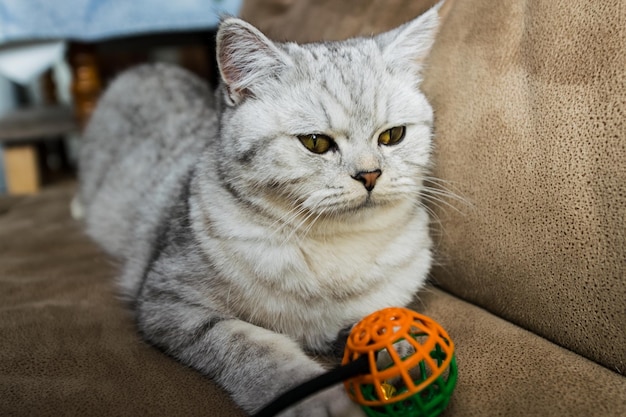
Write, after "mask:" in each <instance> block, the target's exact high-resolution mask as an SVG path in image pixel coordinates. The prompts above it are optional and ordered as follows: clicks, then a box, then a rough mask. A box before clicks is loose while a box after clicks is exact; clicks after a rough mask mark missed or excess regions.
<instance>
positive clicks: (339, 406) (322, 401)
mask: <svg viewBox="0 0 626 417" xmlns="http://www.w3.org/2000/svg"><path fill="white" fill-rule="evenodd" d="M279 416H280V417H365V412H363V410H362V409H361V407H360V406H359V405H358V404H356V403H354V402H353V401H352V400H351V399H350V398H349V397H348V395H347V394H346V391H345V390H344V387H343V385H339V386H336V387H333V388H331V389H329V390H326V391H324V392H322V393H320V394H317V395H315V396H314V397H312V398H309V399H307V400H305V401H303V402H301V403H300V404H298V405H296V406H294V407H292V408H290V409H288V410H285V411H284V412H283V413H281V414H279Z"/></svg>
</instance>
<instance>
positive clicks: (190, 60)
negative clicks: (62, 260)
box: [0, 0, 242, 195]
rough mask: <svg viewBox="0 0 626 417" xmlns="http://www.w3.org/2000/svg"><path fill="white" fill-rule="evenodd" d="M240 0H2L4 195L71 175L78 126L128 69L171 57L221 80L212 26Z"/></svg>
mask: <svg viewBox="0 0 626 417" xmlns="http://www.w3.org/2000/svg"><path fill="white" fill-rule="evenodd" d="M241 3H242V0H177V1H175V2H174V1H170V0H135V1H127V0H59V1H54V2H51V1H48V0H2V1H1V2H0V195H2V194H32V193H37V192H39V191H40V190H41V188H42V187H46V186H48V185H50V184H53V183H58V182H62V181H67V180H71V179H72V178H74V176H75V165H76V151H77V146H78V143H79V142H80V134H81V129H82V128H83V126H84V124H85V123H86V121H87V119H88V118H89V114H90V113H91V111H92V110H93V107H94V106H95V104H96V102H97V99H98V97H99V95H100V94H101V93H102V91H103V89H104V88H105V87H106V85H107V84H108V83H109V82H110V81H111V79H112V78H114V77H115V76H116V75H117V74H119V73H120V72H121V71H123V70H124V69H126V68H128V67H130V66H134V65H137V64H140V63H145V62H157V61H160V62H172V63H177V64H179V65H181V66H183V67H186V68H187V69H189V70H191V71H192V72H195V73H196V74H198V75H200V76H201V77H203V78H205V79H207V80H208V81H209V82H211V83H213V84H215V83H216V81H217V74H216V71H215V59H214V51H215V49H214V42H215V29H216V27H217V24H218V22H219V19H220V18H221V17H222V16H225V15H235V16H236V15H238V14H239V11H240V8H241Z"/></svg>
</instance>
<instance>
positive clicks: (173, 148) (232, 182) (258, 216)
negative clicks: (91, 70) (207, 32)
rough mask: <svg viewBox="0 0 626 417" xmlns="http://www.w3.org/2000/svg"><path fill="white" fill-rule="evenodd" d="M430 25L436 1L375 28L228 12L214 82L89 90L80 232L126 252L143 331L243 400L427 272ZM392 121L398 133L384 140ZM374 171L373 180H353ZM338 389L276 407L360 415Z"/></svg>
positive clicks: (124, 267)
mask: <svg viewBox="0 0 626 417" xmlns="http://www.w3.org/2000/svg"><path fill="white" fill-rule="evenodd" d="M436 25H437V14H436V10H431V11H429V12H427V13H426V14H425V15H423V16H422V17H420V18H418V19H417V20H415V21H413V22H410V23H408V24H407V25H405V26H402V27H400V28H398V29H396V30H395V31H392V32H389V33H386V34H383V35H380V36H378V37H373V38H362V39H353V40H349V41H344V42H336V43H320V44H310V45H296V44H291V43H287V44H279V43H273V42H271V41H269V40H268V39H267V38H265V36H263V35H262V34H261V33H260V32H259V31H258V30H256V29H255V28H253V27H252V26H250V25H248V24H247V23H245V22H242V21H240V20H238V19H234V18H231V19H227V20H225V21H224V22H223V23H222V25H221V27H220V30H219V32H218V61H219V64H220V71H221V75H222V85H221V87H220V88H219V89H218V90H217V92H216V93H212V92H210V91H209V89H208V88H207V86H206V85H205V84H204V83H203V82H201V81H200V80H198V79H196V78H195V77H194V76H192V75H191V74H188V73H187V72H185V71H183V70H181V69H178V68H175V67H172V66H166V65H151V66H143V67H139V68H137V69H134V70H131V71H130V72H128V73H126V74H124V75H122V76H121V77H119V78H118V79H117V80H116V81H115V82H114V83H113V84H112V86H111V87H110V89H109V90H108V91H107V93H106V94H105V95H104V97H103V99H102V100H101V102H100V103H99V105H98V108H97V110H96V112H95V114H94V116H93V118H92V121H91V123H90V125H89V127H88V129H87V132H86V137H85V144H84V146H83V148H82V150H81V155H80V177H81V189H80V195H79V198H80V201H81V203H82V205H83V206H84V212H85V213H86V218H85V221H86V227H87V231H88V233H89V234H90V235H91V236H93V238H94V239H95V240H97V241H98V242H99V243H100V244H101V245H102V246H103V247H104V248H105V249H106V250H107V251H108V252H110V253H111V254H112V255H113V256H115V257H116V258H117V259H119V260H120V262H121V271H122V272H121V278H120V284H121V288H122V290H123V293H124V294H125V295H126V296H127V297H128V298H129V299H130V300H131V302H132V304H133V306H134V308H135V311H136V317H137V322H138V327H139V330H140V332H141V334H142V335H143V337H144V338H145V339H146V340H147V341H149V342H150V343H152V344H154V345H155V346H157V347H159V348H161V349H162V350H163V351H165V352H166V353H168V354H169V355H172V356H173V357H175V358H177V359H178V360H180V361H181V362H183V363H185V364H187V365H189V366H191V367H193V368H195V369H197V370H198V371H200V372H202V373H204V374H206V375H207V376H209V377H211V378H213V379H214V380H215V381H216V382H217V383H219V384H220V385H221V386H222V387H224V389H226V390H227V391H228V392H229V393H230V394H231V395H232V397H233V399H234V400H235V401H236V403H237V404H239V406H241V407H242V408H243V409H244V410H246V411H247V412H254V411H256V410H258V409H259V408H260V407H262V406H263V405H264V404H266V403H267V402H268V401H269V400H270V399H271V398H272V397H273V396H275V395H278V394H279V393H280V392H282V391H284V390H286V389H288V388H289V387H292V386H294V385H295V384H297V383H300V382H302V381H303V380H306V379H308V378H311V377H313V376H315V375H317V374H319V373H320V372H322V371H323V367H322V365H320V364H319V363H317V362H316V361H315V360H313V359H311V357H310V355H309V354H310V353H323V352H329V351H330V350H332V348H333V346H334V341H335V339H336V338H337V335H338V334H339V333H340V332H341V331H342V329H346V328H347V327H349V326H350V325H352V324H353V323H355V322H356V321H358V320H359V319H360V318H361V317H363V316H364V315H366V314H368V313H370V312H372V311H374V310H377V309H380V308H383V307H387V306H390V305H404V304H407V303H408V302H409V301H410V300H411V299H412V297H413V296H414V294H415V292H416V291H417V290H418V289H419V288H420V287H421V286H422V285H423V283H424V280H425V278H426V275H427V273H428V270H429V267H430V263H431V241H430V238H429V236H428V217H427V213H426V211H425V209H424V208H423V206H422V203H421V199H420V195H421V193H422V192H423V180H424V177H425V176H426V175H427V173H428V169H429V164H430V152H431V126H432V119H433V115H432V110H431V108H430V106H429V104H428V103H427V101H426V99H425V98H424V96H423V95H422V93H421V92H420V91H419V83H420V66H421V62H422V60H423V58H424V56H425V55H426V53H427V51H428V49H429V47H430V44H431V43H432V38H433V36H434V31H435V28H436ZM394 126H406V136H405V138H404V140H403V141H402V142H401V143H399V144H397V145H394V146H384V145H379V144H378V142H377V138H378V135H379V134H380V133H381V132H383V131H384V130H386V129H388V128H391V127H394ZM312 133H315V134H325V135H328V136H330V137H332V138H333V139H334V142H335V144H336V149H333V150H332V151H330V152H327V153H324V154H314V153H312V152H310V151H309V150H307V149H306V148H305V147H304V146H303V145H302V144H301V143H300V141H299V140H298V135H304V134H312ZM374 170H380V171H381V175H380V177H379V178H378V179H377V181H376V184H375V187H374V188H373V189H372V190H371V191H369V190H367V189H366V188H365V187H364V186H363V184H362V183H361V182H360V181H357V180H355V178H356V174H357V173H359V172H368V171H374ZM341 389H342V388H341V387H336V388H333V389H331V390H328V391H326V392H324V393H322V394H320V395H317V396H315V397H313V398H311V399H309V400H307V401H306V402H304V403H302V404H300V405H298V406H296V407H294V408H292V409H291V410H289V411H287V412H286V413H285V414H284V415H285V416H304V417H314V416H319V417H323V416H337V417H338V416H358V415H361V411H360V410H359V409H358V408H357V407H356V406H354V405H353V404H351V403H350V402H349V400H348V399H347V397H346V396H345V394H343V393H342V391H341Z"/></svg>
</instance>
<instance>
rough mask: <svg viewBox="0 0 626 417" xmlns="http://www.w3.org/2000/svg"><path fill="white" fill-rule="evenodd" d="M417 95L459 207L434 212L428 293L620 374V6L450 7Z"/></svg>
mask: <svg viewBox="0 0 626 417" xmlns="http://www.w3.org/2000/svg"><path fill="white" fill-rule="evenodd" d="M424 88H425V90H426V92H427V94H428V96H429V98H430V100H431V101H432V103H433V105H434V108H435V113H436V120H437V121H436V130H437V159H436V161H437V162H436V170H435V175H436V176H438V177H440V178H444V179H446V180H447V181H450V183H451V184H450V186H449V187H448V188H451V189H453V190H456V191H457V192H458V193H459V194H461V195H462V196H463V197H464V198H465V199H467V200H468V201H469V202H470V203H471V204H472V206H469V205H465V204H462V203H458V202H454V201H452V200H450V201H449V202H450V203H453V204H454V205H455V207H457V208H458V210H459V211H456V210H453V209H450V208H448V207H446V206H445V205H444V204H439V208H438V209H436V211H437V214H438V217H439V219H440V223H439V224H438V226H440V227H438V229H439V230H438V233H437V235H438V248H439V253H440V256H441V258H440V263H441V267H439V268H437V269H436V270H435V279H436V282H437V284H438V285H441V286H442V287H444V288H445V289H447V290H449V291H450V292H452V293H454V294H457V295H459V296H460V297H462V298H464V299H467V300H469V301H471V302H474V303H476V304H478V305H481V306H484V307H486V308H488V309H489V310H490V311H492V312H494V313H495V314H497V315H499V316H501V317H504V318H506V319H508V320H511V321H513V322H515V323H518V324H520V325H522V326H523V327H525V328H527V329H530V330H531V331H533V332H536V333H538V334H540V335H542V336H545V337H546V338H548V339H550V340H553V341H555V342H557V343H559V344H561V345H563V346H565V347H567V348H569V349H572V350H574V351H576V352H578V353H581V354H583V355H585V356H587V357H588V358H591V359H593V360H595V361H598V362H600V363H602V364H604V365H605V366H607V367H608V368H609V369H612V370H615V371H620V372H622V373H623V372H626V7H624V2H623V1H621V0H605V1H602V2H589V1H586V0H570V1H568V2H566V3H562V2H555V1H553V0H534V1H506V2H500V1H498V2H494V1H489V0H463V1H455V2H454V3H453V4H452V7H451V8H450V10H449V13H448V15H447V18H446V21H445V23H444V25H443V27H442V29H441V32H440V36H439V38H438V40H437V43H436V45H435V47H434V50H433V54H432V56H431V60H430V67H429V70H428V72H427V74H426V79H425V83H424Z"/></svg>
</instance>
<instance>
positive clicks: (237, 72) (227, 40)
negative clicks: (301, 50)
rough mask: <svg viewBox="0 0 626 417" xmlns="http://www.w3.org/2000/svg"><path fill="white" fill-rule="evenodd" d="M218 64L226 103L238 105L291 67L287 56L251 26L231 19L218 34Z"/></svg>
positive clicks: (224, 22)
mask: <svg viewBox="0 0 626 417" xmlns="http://www.w3.org/2000/svg"><path fill="white" fill-rule="evenodd" d="M216 48H217V64H218V67H219V70H220V75H221V77H222V80H223V81H224V85H225V87H226V93H227V97H226V98H227V101H228V102H229V104H230V105H237V104H239V103H240V102H241V101H242V100H243V99H244V98H245V97H246V96H250V95H254V92H255V89H257V88H259V87H260V86H261V85H262V84H263V82H264V81H266V80H268V79H270V78H273V77H276V75H278V74H280V72H281V71H282V70H283V69H284V68H286V67H287V66H289V65H290V62H291V61H290V58H289V56H288V55H287V54H286V53H284V52H283V51H282V50H280V49H279V48H278V47H277V46H276V45H275V44H274V43H273V42H272V41H271V40H269V39H268V38H267V37H266V36H265V35H263V34H262V33H261V31H259V30H258V29H257V28H255V27H254V26H252V25H251V24H249V23H247V22H244V21H243V20H241V19H237V18H234V17H231V18H228V19H226V20H224V21H222V23H221V24H220V27H219V29H218V31H217V45H216Z"/></svg>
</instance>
